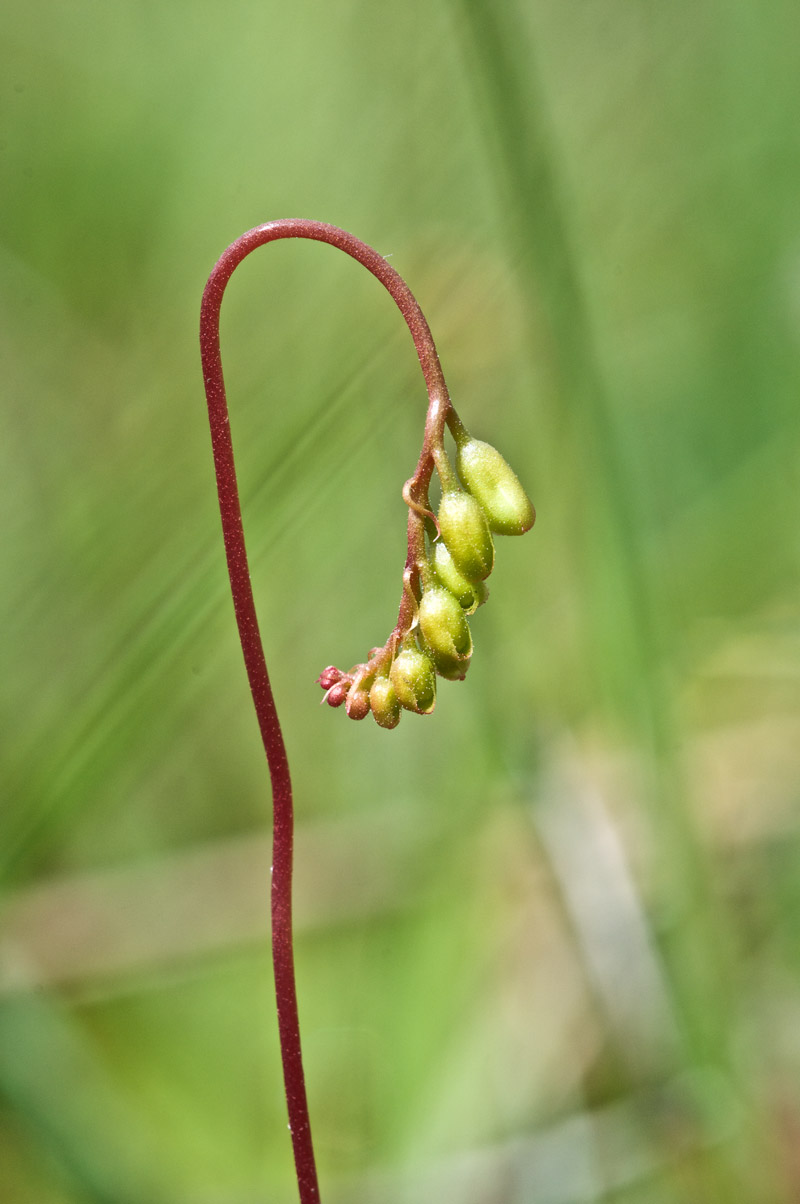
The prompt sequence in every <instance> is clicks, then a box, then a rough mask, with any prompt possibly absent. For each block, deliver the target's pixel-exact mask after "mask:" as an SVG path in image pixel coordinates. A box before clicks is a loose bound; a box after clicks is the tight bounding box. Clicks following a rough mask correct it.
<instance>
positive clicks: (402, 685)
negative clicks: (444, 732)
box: [391, 645, 436, 715]
mask: <svg viewBox="0 0 800 1204" xmlns="http://www.w3.org/2000/svg"><path fill="white" fill-rule="evenodd" d="M391 682H392V685H393V686H394V689H395V694H396V696H397V699H398V701H399V702H400V705H401V706H404V707H405V709H406V710H407V711H416V713H417V714H418V715H430V713H431V711H432V710H433V708H434V706H435V705H436V672H435V670H434V667H433V662H432V661H431V658H430V657H429V656H426V655H425V653H424V652H420V651H419V649H417V648H415V647H414V646H413V645H407V646H406V647H404V648H402V649H401V651H400V652H399V653H398V654H397V656H396V657H395V659H394V661H393V663H392V669H391Z"/></svg>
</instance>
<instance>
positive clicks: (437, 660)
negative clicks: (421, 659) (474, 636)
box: [431, 650, 472, 681]
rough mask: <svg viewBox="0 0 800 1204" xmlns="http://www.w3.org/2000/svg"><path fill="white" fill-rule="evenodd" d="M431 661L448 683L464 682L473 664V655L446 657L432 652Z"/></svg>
mask: <svg viewBox="0 0 800 1204" xmlns="http://www.w3.org/2000/svg"><path fill="white" fill-rule="evenodd" d="M431 660H432V661H433V663H434V665H435V666H436V672H437V673H438V674H439V676H440V677H444V678H445V680H446V681H463V680H464V678H465V677H466V676H467V669H468V668H469V667H470V665H471V663H472V653H471V652H470V655H469V656H444V655H443V654H442V653H441V652H434V651H433V650H431Z"/></svg>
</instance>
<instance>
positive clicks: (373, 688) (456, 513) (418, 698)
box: [317, 407, 536, 728]
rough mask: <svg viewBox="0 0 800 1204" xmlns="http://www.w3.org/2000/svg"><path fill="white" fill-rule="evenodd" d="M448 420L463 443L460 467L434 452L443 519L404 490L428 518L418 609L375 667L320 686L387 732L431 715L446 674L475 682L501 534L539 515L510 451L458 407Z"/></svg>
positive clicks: (409, 596) (408, 583) (407, 580)
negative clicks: (485, 438) (475, 655)
mask: <svg viewBox="0 0 800 1204" xmlns="http://www.w3.org/2000/svg"><path fill="white" fill-rule="evenodd" d="M447 422H448V425H449V426H450V429H451V431H452V433H453V436H454V438H455V443H456V459H455V469H454V468H453V465H452V464H451V462H450V460H449V458H448V456H447V453H446V452H445V450H444V445H443V442H442V441H441V439H440V440H439V441H438V443H437V445H435V446H434V447H433V448H432V456H433V461H434V464H435V466H436V470H437V472H438V474H439V479H440V482H441V487H442V496H441V501H440V503H439V510H438V513H437V515H436V516H435V518H434V516H433V515H432V514H431V513H430V511H429V510H427V509H426V507H424V506H422V505H420V504H418V503H415V502H414V501H413V500H412V499H411V497H410V495H409V494H408V492H407V491H404V496H405V497H406V501H407V502H408V504H409V505H410V506H411V508H412V510H413V511H415V512H417V513H418V515H419V540H418V544H417V548H416V551H415V549H414V548H413V547H412V546H411V538H410V544H409V547H410V551H409V559H408V561H407V563H406V572H405V575H404V591H405V596H406V601H407V602H409V603H410V604H409V605H405V606H404V605H401V608H400V618H399V619H398V625H397V627H396V628H395V630H394V631H393V632H392V634H391V636H390V637H389V639H388V640H387V642H386V644H385V645H384V646H383V647H382V648H373V649H372V650H371V651H370V654H369V659H368V661H366V662H365V663H363V664H359V665H355V666H354V667H353V668H352V669H351V670H350V672H349V673H344V672H342V670H341V669H337V668H336V667H335V666H333V665H329V666H328V668H326V669H323V671H322V673H321V674H320V676H319V677H318V679H317V680H318V683H319V685H320V686H322V688H323V690H325V697H324V699H323V701H324V702H327V703H328V705H329V706H332V707H339V706H344V707H345V710H346V712H347V715H348V716H349V718H351V719H364V718H366V716H367V715H368V714H369V713H370V712H372V715H373V717H374V719H375V721H376V722H377V723H378V724H379V726H380V727H386V728H393V727H397V724H398V723H399V722H400V715H401V713H402V711H403V710H407V711H413V712H415V713H416V714H418V715H429V714H430V713H431V711H432V710H433V708H434V706H435V705H436V676H437V674H438V675H439V676H440V677H444V678H446V679H447V680H448V681H463V679H464V678H465V677H466V674H467V669H468V668H469V664H470V660H471V658H472V636H471V634H470V629H469V623H468V621H467V617H468V616H469V615H471V614H473V613H474V612H475V610H477V608H478V607H479V606H480V605H481V604H482V603H483V602H485V601H486V598H487V597H488V594H489V591H488V589H487V588H486V584H485V582H486V578H487V577H488V576H489V574H490V573H491V571H492V568H493V567H494V541H493V538H492V536H493V535H522V534H524V533H525V531H528V530H530V528H531V527H532V526H533V522H534V519H535V517H536V515H535V512H534V509H533V506H532V505H531V502H530V499H529V498H528V495H527V494H526V492H525V490H524V489H523V487H522V485H521V484H520V482H519V480H518V478H517V476H516V475H515V473H514V472H513V471H512V469H511V468H510V467H509V465H508V464H507V463H506V461H505V460H504V458H503V457H502V456H501V455H500V453H499V452H498V451H497V450H496V449H495V448H494V447H492V446H491V445H490V444H488V443H483V442H481V440H479V439H473V438H472V436H471V435H470V434H469V432H468V431H467V429H466V427H465V426H464V425H463V423H462V422H461V421H460V419H459V418H458V416H457V415H456V413H455V410H453V409H452V407H451V408H450V411H449V413H448V416H447ZM411 483H412V482H409V483H408V484H411ZM426 501H427V493H426ZM426 533H427V540H426Z"/></svg>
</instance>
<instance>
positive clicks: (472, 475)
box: [456, 438, 536, 535]
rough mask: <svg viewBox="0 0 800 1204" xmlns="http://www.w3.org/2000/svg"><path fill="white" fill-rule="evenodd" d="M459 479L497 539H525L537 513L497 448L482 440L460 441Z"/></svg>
mask: <svg viewBox="0 0 800 1204" xmlns="http://www.w3.org/2000/svg"><path fill="white" fill-rule="evenodd" d="M456 468H457V469H458V475H459V476H460V477H461V480H462V481H463V482H464V484H465V485H466V487H467V489H468V490H469V491H470V493H471V494H472V496H473V497H475V498H477V500H478V501H479V502H480V504H481V506H482V507H483V509H484V510H485V512H486V517H487V519H488V520H489V526H490V528H491V530H492V531H494V532H496V533H497V534H498V535H523V534H524V533H525V531H529V530H530V528H531V527H532V526H533V523H534V519H535V518H536V512H535V510H534V508H533V506H532V504H531V500H530V498H529V497H528V495H527V493H526V492H525V490H524V489H523V488H522V485H521V484H520V481H519V478H518V477H517V475H516V473H515V472H514V471H513V469H512V468H511V467H510V466H509V465H508V464H507V463H506V461H505V459H504V458H503V457H502V456H501V455H500V452H499V451H498V450H497V448H496V447H492V445H491V444H490V443H483V442H482V441H481V440H480V439H472V438H466V439H461V440H459V442H458V445H457V447H456Z"/></svg>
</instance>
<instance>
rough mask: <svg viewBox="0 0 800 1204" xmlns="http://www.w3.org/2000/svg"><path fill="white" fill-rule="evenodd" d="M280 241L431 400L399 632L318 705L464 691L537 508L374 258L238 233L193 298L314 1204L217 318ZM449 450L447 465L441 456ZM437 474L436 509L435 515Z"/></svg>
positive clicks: (378, 707) (288, 1064)
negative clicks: (397, 352)
mask: <svg viewBox="0 0 800 1204" xmlns="http://www.w3.org/2000/svg"><path fill="white" fill-rule="evenodd" d="M279 238H309V239H312V240H314V241H316V242H326V243H329V244H330V245H331V246H333V247H338V249H339V250H340V251H344V252H345V253H346V254H348V255H350V256H351V257H352V258H353V259H356V260H358V262H359V263H361V264H363V266H364V267H365V268H367V269H368V270H369V271H370V272H372V274H373V276H376V277H377V279H378V280H380V282H381V284H382V285H383V286H384V287H385V288H386V289H387V290H388V292H389V293H390V294H391V296H392V298H393V299H394V301H395V304H396V305H397V307H398V309H399V310H400V312H401V314H402V315H403V317H404V318H405V321H406V324H407V325H408V328H409V330H410V332H411V337H412V338H413V340H414V346H415V347H416V350H417V355H418V357H419V362H420V366H421V367H422V373H423V376H424V377H425V384H426V386H427V390H428V413H427V417H426V419H425V430H424V435H423V440H422V450H421V452H420V456H419V460H418V461H417V467H416V470H415V472H414V474H413V476H412V477H410V478H409V479H408V480H407V481H406V483H405V485H404V486H403V490H402V494H403V499H404V501H405V502H406V505H407V507H408V528H407V529H408V552H407V555H406V562H405V566H404V568H403V575H402V588H401V593H400V605H399V609H398V615H397V622H396V623H395V626H394V628H393V630H392V632H391V634H390V635H389V638H388V639H387V640H386V643H385V644H384V645H383V646H382V647H380V648H373V649H371V651H370V652H369V655H368V657H367V659H366V661H364V662H362V663H360V664H357V665H354V666H353V668H351V669H349V670H348V671H347V672H344V671H342V670H341V669H337V668H336V667H335V666H334V665H329V666H328V667H327V668H326V669H323V671H322V673H321V674H320V675H319V678H318V682H319V685H320V686H322V688H323V690H324V691H325V693H324V695H323V701H325V702H327V703H328V705H329V706H332V707H344V710H345V713H346V714H347V716H348V717H349V718H350V719H365V718H366V717H367V715H369V714H372V716H373V718H374V719H375V721H376V722H377V723H378V725H379V726H380V727H384V728H394V727H396V726H397V724H398V723H399V722H400V716H401V714H402V712H403V710H407V711H411V712H415V713H416V714H420V715H428V714H430V713H431V711H433V709H434V706H435V705H436V679H437V676H438V677H444V678H446V679H448V680H463V678H464V677H465V676H466V673H467V669H468V668H469V664H470V661H471V658H472V636H471V634H470V630H469V623H468V616H469V615H471V614H472V613H473V612H474V611H475V610H476V608H477V607H478V606H480V605H481V604H482V603H483V602H485V600H486V598H487V596H488V590H487V588H486V585H485V579H486V578H487V577H488V575H489V573H490V572H491V571H492V568H493V566H494V541H493V535H521V534H523V533H524V532H525V531H527V530H529V529H530V527H531V526H532V525H533V521H534V518H535V514H534V510H533V506H532V505H531V503H530V501H529V499H528V496H527V494H526V493H525V491H524V489H523V488H522V486H521V484H520V483H519V481H518V480H517V477H516V476H515V475H514V473H513V472H512V470H511V469H510V468H509V466H508V464H507V463H506V462H505V460H504V459H503V457H502V456H501V455H500V453H499V452H498V451H496V450H495V448H493V447H491V446H490V445H489V444H488V443H483V442H481V441H480V440H478V439H473V438H472V436H471V435H470V434H469V432H468V431H467V429H466V427H465V426H464V424H463V422H462V421H461V419H460V418H459V417H458V415H457V414H456V411H455V409H454V408H453V405H452V402H451V401H450V397H449V394H448V392H447V385H446V384H445V380H444V376H443V374H442V369H441V365H440V364H439V356H438V355H437V352H436V346H435V344H434V341H433V337H432V335H431V332H430V330H429V328H428V323H427V322H426V321H425V318H424V316H423V313H422V310H421V309H420V307H419V305H418V304H417V302H416V300H415V299H414V296H413V295H412V293H411V290H410V289H409V287H408V285H407V284H406V283H405V281H404V280H403V279H402V277H401V276H400V275H398V273H397V272H396V271H395V270H394V268H393V267H391V266H390V265H389V264H388V263H387V262H386V260H385V259H384V258H383V256H382V255H379V254H378V252H377V251H374V250H373V249H372V248H371V247H369V246H367V244H366V243H363V242H361V240H360V239H358V238H355V237H354V236H353V235H352V234H348V233H347V232H346V231H344V230H340V229H339V228H338V227H337V226H330V225H327V224H326V223H325V222H315V221H310V220H306V219H302V218H288V219H284V220H281V221H275V222H267V223H266V224H265V225H263V226H257V227H256V228H255V229H253V230H248V231H247V233H246V234H243V235H242V236H241V238H238V239H237V240H236V242H234V243H232V244H231V245H230V246H229V247H228V249H227V250H226V251H225V252H224V253H223V255H222V256H221V257H220V259H219V260H218V262H217V264H216V266H215V267H214V270H213V272H212V273H211V275H210V277H209V279H208V283H207V285H206V288H205V292H204V293H203V301H202V306H201V312H200V352H201V357H202V363H203V379H204V381H205V390H206V399H207V401H208V416H209V423H210V426H211V442H212V448H213V453H214V468H215V471H216V478H217V494H218V497H219V508H220V515H221V518H222V533H223V538H224V541H225V554H226V557H227V563H228V574H229V576H230V583H231V593H232V595H233V605H234V610H235V613H236V622H237V625H238V628H239V639H240V641H241V645H242V652H243V654H244V662H245V668H246V670H247V677H248V681H249V683H250V690H251V693H252V696H253V704H254V707H255V712H256V716H257V719H258V724H259V728H260V731H261V738H262V741H263V744H264V751H265V752H266V756H267V763H268V766H269V773H270V779H271V783H272V797H273V848H272V891H271V911H272V958H273V967H274V974H275V997H276V1003H277V1012H278V1033H279V1038H280V1047H281V1059H282V1064H283V1077H284V1084H285V1088H286V1103H287V1109H288V1114H289V1129H290V1132H291V1137H292V1147H293V1152H294V1161H295V1170H296V1174H297V1185H298V1190H299V1193H300V1201H301V1204H316V1202H317V1201H319V1199H320V1194H319V1184H318V1178H317V1169H316V1164H315V1160H314V1148H313V1143H312V1139H311V1125H310V1121H309V1115H308V1101H307V1096H306V1085H305V1077H304V1073H303V1059H302V1052H301V1046H300V1025H299V1018H298V1009H297V991H296V985H295V972H294V951H293V944H292V866H293V844H294V810H293V801H292V785H291V778H290V774H289V763H288V759H287V755H286V747H285V744H284V741H283V734H282V732H281V726H280V722H279V720H278V713H277V710H276V707H275V699H274V697H273V694H272V687H271V685H270V680H269V674H268V672H267V664H266V659H265V656H264V649H263V645H262V642H261V635H260V632H259V627H258V619H257V617H256V609H255V602H254V599H253V591H252V587H251V584H250V571H249V567H248V562H247V551H246V548H245V540H244V530H243V527H242V513H241V505H240V502H239V488H238V484H237V480H236V467H235V464H234V456H233V443H232V441H231V432H230V422H229V416H228V403H227V399H226V396H225V382H224V379H223V375H222V358H221V354H220V343H219V314H220V306H221V304H222V297H223V294H224V292H225V286H226V285H227V283H228V281H229V280H230V278H231V275H232V274H233V272H234V269H235V268H236V267H237V265H238V264H240V263H241V262H242V260H243V259H244V258H245V257H246V256H247V255H249V254H250V252H251V251H253V250H255V248H256V247H260V246H262V245H263V244H264V243H268V242H274V241H276V240H277V239H279ZM446 428H449V430H450V433H451V435H452V437H453V440H454V442H455V464H453V463H452V462H451V460H450V458H449V457H448V454H447V452H446V450H445V446H444V436H445V429H446ZM434 471H436V472H437V474H438V476H439V480H440V483H441V501H440V504H439V508H438V512H437V513H436V514H434V513H433V511H432V509H431V505H430V499H429V488H430V484H431V479H432V477H433V473H434Z"/></svg>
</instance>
